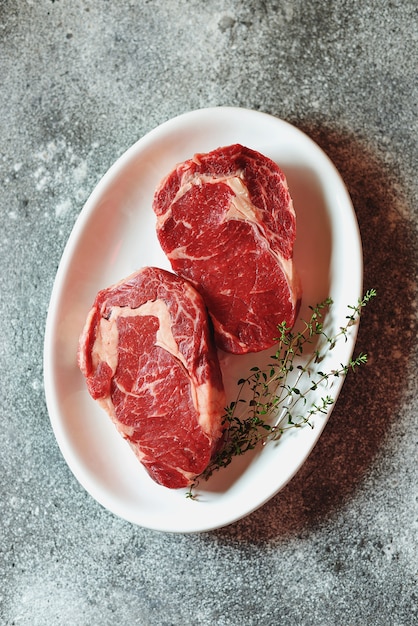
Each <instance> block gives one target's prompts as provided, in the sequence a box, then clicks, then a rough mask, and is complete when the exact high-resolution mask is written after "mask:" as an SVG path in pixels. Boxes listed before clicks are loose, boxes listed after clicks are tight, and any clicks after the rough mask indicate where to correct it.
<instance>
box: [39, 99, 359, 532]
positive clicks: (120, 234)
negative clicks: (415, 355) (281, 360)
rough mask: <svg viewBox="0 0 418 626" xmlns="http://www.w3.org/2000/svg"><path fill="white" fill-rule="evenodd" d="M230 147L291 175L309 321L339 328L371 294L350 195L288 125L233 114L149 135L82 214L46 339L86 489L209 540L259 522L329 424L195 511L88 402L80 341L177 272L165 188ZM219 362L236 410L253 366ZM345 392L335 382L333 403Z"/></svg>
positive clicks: (233, 479)
mask: <svg viewBox="0 0 418 626" xmlns="http://www.w3.org/2000/svg"><path fill="white" fill-rule="evenodd" d="M232 143H241V144H243V145H246V146H248V147H249V148H253V149H255V150H258V151H260V152H262V153H263V154H265V155H266V156H269V157H270V158H272V159H273V160H274V161H276V162H277V163H278V164H279V165H280V167H281V168H282V169H283V171H284V172H285V174H286V176H287V179H288V183H289V188H290V192H291V195H292V197H293V201H294V205H295V208H296V213H297V224H298V230H297V242H296V246H295V260H296V264H297V267H298V269H299V273H300V275H301V279H302V283H303V303H302V308H301V312H300V315H301V317H304V318H305V319H306V318H307V317H308V316H309V309H308V306H309V305H315V304H317V303H318V302H320V301H322V300H323V299H324V298H326V297H327V296H331V297H332V298H333V300H334V305H333V308H332V316H331V323H333V324H334V326H335V328H336V329H338V328H339V326H340V325H341V324H342V323H343V322H344V320H345V316H346V314H347V305H352V304H356V303H357V300H358V298H359V297H360V295H361V290H362V251H361V241H360V236H359V231H358V225H357V221H356V217H355V213H354V210H353V207H352V204H351V201H350V198H349V195H348V193H347V191H346V188H345V186H344V184H343V182H342V180H341V178H340V176H339V174H338V172H337V171H336V169H335V167H334V166H333V164H332V163H331V162H330V160H329V159H328V157H327V156H326V155H325V154H324V153H323V152H322V150H321V149H320V148H319V147H318V146H317V145H316V144H315V143H314V142H313V141H312V140H311V139H309V138H308V137H307V136H306V135H304V134H303V133H302V132H301V131H299V130H297V129H296V128H294V127H293V126H291V125H290V124H288V123H286V122H284V121H282V120H279V119H277V118H275V117H272V116H270V115H268V114H265V113H260V112H256V111H251V110H247V109H239V108H230V107H217V108H208V109H201V110H198V111H193V112H190V113H186V114H184V115H180V116H179V117H176V118H174V119H172V120H169V121H168V122H166V123H164V124H162V125H161V126H159V127H158V128H156V129H154V130H153V131H151V132H150V133H149V134H147V135H146V136H145V137H143V138H142V139H140V140H139V141H138V142H137V143H135V144H134V145H133V146H132V147H131V148H130V149H129V150H128V151H127V152H126V153H125V154H123V155H122V156H121V157H120V158H119V159H118V160H117V162H116V163H115V164H114V165H113V166H112V167H111V168H110V170H109V171H108V172H107V174H106V175H105V176H104V177H103V179H102V180H101V181H100V183H99V184H98V185H97V187H96V188H95V190H94V191H93V193H92V194H91V196H90V198H89V199H88V201H87V203H86V205H85V206H84V208H83V210H82V211H81V213H80V215H79V218H78V220H77V221H76V224H75V226H74V229H73V231H72V233H71V236H70V238H69V240H68V243H67V246H66V248H65V250H64V254H63V257H62V260H61V263H60V266H59V269H58V272H57V276H56V279H55V283H54V288H53V291H52V296H51V302H50V307H49V313H48V319H47V325H46V334H45V346H44V377H45V394H46V400H47V405H48V410H49V415H50V419H51V423H52V427H53V430H54V433H55V436H56V439H57V441H58V444H59V446H60V449H61V451H62V454H63V456H64V458H65V460H66V462H67V463H68V465H69V467H70V468H71V470H72V472H73V473H74V475H75V476H76V478H77V479H78V481H79V482H80V483H81V484H82V485H83V487H84V488H85V489H86V490H87V491H88V492H89V493H90V494H91V495H92V496H93V497H94V498H95V499H96V500H97V501H98V502H100V503H101V504H102V505H103V506H104V507H106V508H107V509H109V510H110V511H112V512H113V513H115V514H116V515H118V516H120V517H122V518H124V519H126V520H129V521H131V522H133V523H135V524H139V525H141V526H144V527H147V528H151V529H155V530H161V531H171V532H197V531H206V530H211V529H214V528H219V527H222V526H225V525H227V524H230V523H231V522H234V521H236V520H238V519H239V518H241V517H243V516H245V515H247V514H249V513H250V512H252V511H254V510H255V509H256V508H258V507H260V506H261V505H262V504H263V503H265V502H266V501H267V500H269V499H270V498H271V497H272V496H273V495H274V494H276V493H277V492H278V491H279V490H280V489H281V488H283V486H284V485H285V484H286V483H287V482H288V481H289V480H290V479H291V478H292V476H294V474H295V473H296V472H297V471H298V469H299V468H300V467H301V465H302V464H303V462H304V461H305V460H306V458H307V457H308V455H309V453H310V452H311V450H312V448H313V447H314V445H315V443H316V441H317V440H318V438H319V436H320V434H321V431H322V429H323V427H324V426H325V423H326V421H327V419H328V417H329V414H328V415H325V416H324V415H321V417H317V418H315V428H314V429H311V428H309V427H305V428H300V429H297V430H293V431H289V433H288V434H287V435H286V436H285V437H283V439H282V440H280V441H279V443H278V444H272V443H270V444H268V445H267V446H264V447H263V448H262V451H261V452H259V453H256V454H252V456H248V457H246V455H244V456H242V457H240V458H237V459H235V460H234V461H233V462H232V463H231V465H230V466H229V467H228V468H226V469H223V470H220V471H219V472H216V473H215V474H214V475H213V477H212V478H211V479H210V480H209V481H207V482H205V483H202V484H201V485H200V486H199V489H198V499H197V501H195V500H190V499H188V498H186V497H185V493H186V490H174V491H173V490H169V489H166V488H164V487H160V486H159V485H157V484H155V483H154V482H153V481H152V480H151V479H150V478H149V476H148V475H147V474H146V472H145V471H144V469H143V468H142V466H141V465H140V464H139V463H138V461H137V460H136V458H135V457H134V454H133V452H132V451H131V449H130V448H129V446H128V444H127V443H126V442H125V441H123V439H122V438H121V437H120V435H119V434H118V433H117V432H116V429H115V428H114V426H113V424H112V423H111V421H110V419H109V418H108V417H107V415H106V414H105V413H104V412H103V411H102V409H100V407H99V406H98V405H97V404H96V403H95V402H94V401H93V400H92V399H91V398H90V396H89V395H88V393H87V390H86V386H85V383H84V379H83V377H82V375H81V373H80V372H79V370H78V368H77V364H76V352H77V342H78V337H79V334H80V332H81V329H82V327H83V325H84V321H85V318H86V315H87V312H88V311H89V309H90V307H91V305H92V303H93V300H94V297H95V295H96V293H97V291H98V290H99V289H102V288H104V287H107V286H109V285H110V284H112V283H114V282H116V281H118V280H120V279H121V278H123V277H125V276H127V275H128V274H130V273H131V272H133V271H134V270H136V269H138V268H139V267H142V266H145V265H156V266H159V267H165V268H167V269H170V266H169V264H168V262H167V260H166V258H165V256H164V254H163V253H162V251H161V249H160V246H159V244H158V240H157V238H156V234H155V220H154V214H153V211H152V206H151V203H152V198H153V193H154V190H155V188H156V186H157V185H158V183H159V182H160V180H161V179H162V178H163V177H164V176H165V175H166V174H167V173H168V172H169V171H170V170H171V169H172V168H173V167H174V166H175V165H176V164H177V163H178V162H180V161H183V160H185V159H188V158H190V157H191V156H192V155H193V154H194V153H195V152H207V151H210V150H212V149H215V148H217V147H219V146H225V145H229V144H232ZM332 320H334V321H332ZM355 338H356V327H353V330H352V333H351V335H350V336H349V340H348V341H347V342H340V343H339V344H337V348H336V349H335V350H333V351H332V352H331V353H330V355H329V363H327V367H328V368H329V369H332V367H333V366H334V367H338V366H339V364H340V363H342V362H343V363H346V362H347V361H348V360H349V359H350V357H351V355H352V351H353V348H354V344H355ZM220 356H221V365H222V369H223V373H224V378H225V385H226V388H227V392H228V394H229V396H230V397H229V400H232V399H233V397H234V392H235V389H236V381H237V379H238V378H239V377H241V376H242V375H244V374H246V373H247V372H248V368H249V367H251V366H252V365H253V364H254V358H255V357H254V356H253V357H248V356H245V357H233V356H230V355H225V354H221V355H220ZM321 365H322V364H321ZM342 382H343V379H342V378H339V379H336V383H335V384H334V387H333V390H332V395H333V397H334V398H337V396H338V393H339V391H340V388H341V385H342Z"/></svg>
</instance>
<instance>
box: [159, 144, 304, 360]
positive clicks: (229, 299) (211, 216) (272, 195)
mask: <svg viewBox="0 0 418 626" xmlns="http://www.w3.org/2000/svg"><path fill="white" fill-rule="evenodd" d="M153 208H154V211H155V214H156V216H157V234H158V238H159V241H160V244H161V246H162V248H163V250H164V252H165V253H166V255H167V256H168V259H169V260H170V263H171V266H172V268H173V270H174V271H175V272H176V273H177V274H178V275H180V276H182V277H183V278H185V279H187V280H189V281H190V282H191V283H192V284H193V285H194V286H195V287H196V289H197V290H198V291H199V292H200V293H201V295H202V296H203V299H204V301H205V303H206V306H207V307H208V309H209V313H210V316H211V318H212V321H213V326H214V330H215V339H216V342H217V345H218V346H219V347H220V348H222V349H223V350H225V351H228V352H232V353H236V354H243V353H246V352H257V351H260V350H264V349H266V348H269V347H271V346H272V345H273V343H274V338H275V337H276V336H277V325H278V324H279V323H281V322H283V321H285V322H286V323H287V324H288V326H290V327H291V326H293V324H294V321H295V316H296V314H297V310H298V305H299V301H300V284H299V279H298V276H297V273H296V271H295V268H294V264H293V258H292V256H293V244H294V241H295V237H296V217H295V211H294V208H293V203H292V199H291V197H290V195H289V191H288V187H287V183H286V179H285V176H284V174H283V172H282V171H281V169H280V168H279V167H278V166H277V165H276V163H274V162H273V161H271V160H270V159H269V158H267V157H265V156H264V155H262V154H260V153H258V152H255V151H254V150H251V149H249V148H246V147H243V146H241V145H239V144H235V145H231V146H227V147H222V148H218V149H217V150H214V151H212V152H209V153H207V154H196V155H195V156H194V157H193V158H192V159H190V160H188V161H185V162H184V163H180V164H179V165H178V166H177V167H176V168H175V169H174V170H173V171H172V172H171V173H170V174H169V175H168V176H167V177H166V178H165V179H164V180H163V181H162V182H161V183H160V185H159V187H158V188H157V190H156V192H155V195H154V201H153Z"/></svg>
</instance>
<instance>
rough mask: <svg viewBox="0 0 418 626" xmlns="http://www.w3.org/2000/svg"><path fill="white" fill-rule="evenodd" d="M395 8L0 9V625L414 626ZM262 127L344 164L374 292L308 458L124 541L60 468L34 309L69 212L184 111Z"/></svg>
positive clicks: (416, 34) (413, 404)
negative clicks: (212, 517) (192, 530)
mask: <svg viewBox="0 0 418 626" xmlns="http://www.w3.org/2000/svg"><path fill="white" fill-rule="evenodd" d="M417 40H418V17H417V4H416V2H414V0H406V1H403V2H401V1H400V0H394V1H392V2H387V1H385V0H376V1H373V2H371V1H366V2H348V1H336V2H331V1H326V2H322V1H319V0H308V1H306V2H302V1H300V0H296V1H293V2H292V1H290V0H289V1H284V0H277V1H274V0H272V1H271V2H269V1H266V2H262V1H261V0H260V1H256V0H248V1H247V2H245V3H243V2H236V1H234V0H230V1H229V2H228V1H225V0H214V1H209V2H203V1H201V0H191V1H188V0H178V1H174V0H167V1H166V0H149V1H148V0H142V1H141V0H140V1H133V0H132V1H130V2H128V1H121V2H110V1H105V0H91V1H87V0H72V1H71V2H66V1H65V0H55V1H54V0H52V1H48V0H32V1H31V0H15V1H12V0H1V1H0V268H1V269H0V293H1V296H0V320H1V331H0V333H1V335H0V336H1V359H0V364H1V365H0V367H1V369H0V380H1V396H0V406H1V427H0V624H4V625H7V626H12V625H15V626H18V625H19V626H40V625H42V626H44V625H46V626H51V625H71V626H90V625H97V626H113V625H114V624H118V625H124V626H125V625H126V626H128V625H129V626H131V625H133V624H138V625H141V626H142V625H144V626H189V625H190V626H191V625H193V626H215V625H216V626H235V625H243V626H244V625H245V626H247V625H248V626H258V625H260V624H263V625H264V626H279V625H281V624H283V625H286V626H299V625H301V626H309V625H315V626H340V625H341V626H412V624H416V623H417V620H418V615H417V602H418V600H417V574H418V565H417V530H418V524H417V513H418V510H417V414H418V404H417V378H416V371H417V351H416V343H417V299H416V295H417V293H416V292H417V260H418V259H417V256H418V255H417V252H418V250H417V215H418V214H417V199H418V198H417V196H418V186H417V171H418V151H417V131H418V117H417V101H418V89H417V86H418V81H417V77H418V76H417V69H418V63H417ZM215 105H234V106H244V107H248V108H253V109H258V110H262V111H265V112H268V113H271V114H273V115H276V116H278V117H280V118H282V119H285V120H287V121H289V122H291V123H292V124H294V125H296V126H297V127H298V128H300V129H302V130H303V131H305V132H306V133H307V134H308V135H310V136H311V137H312V138H313V139H314V140H315V141H316V142H317V143H318V144H319V145H320V146H321V147H322V148H323V149H324V150H325V151H326V152H327V154H328V155H329V156H330V157H331V159H332V160H333V161H334V163H335V164H336V166H337V167H338V168H339V170H340V172H341V174H342V177H343V178H344V181H345V183H346V185H347V187H348V189H349V191H350V193H351V196H352V199H353V203H354V206H355V210H356V212H357V216H358V221H359V225H360V230H361V235H362V239H363V246H364V263H365V276H364V284H365V287H367V288H368V287H375V288H376V289H377V290H378V300H377V302H376V303H375V304H373V305H372V306H371V307H370V309H369V310H368V311H367V313H366V315H365V317H364V319H363V322H362V325H361V328H360V332H359V337H358V348H359V349H362V350H365V351H367V352H368V353H369V356H370V362H369V365H368V366H367V368H365V369H364V370H362V371H361V373H359V374H358V375H357V376H353V377H349V378H348V379H347V381H346V383H345V385H344V388H343V392H342V394H341V396H340V399H339V401H338V403H337V406H336V408H335V410H334V412H333V414H332V417H331V419H330V421H329V423H328V425H327V428H326V429H325V431H324V434H323V436H322V437H321V439H320V441H319V443H318V445H317V446H316V448H315V449H314V451H313V453H312V454H311V456H310V457H309V459H308V461H307V462H306V464H305V465H304V467H303V468H302V470H301V471H300V472H299V474H298V475H297V476H296V477H295V478H294V479H293V480H292V481H291V483H290V484H289V485H288V486H287V487H286V488H285V489H284V490H283V491H282V492H281V493H279V494H278V495H277V496H276V497H275V498H274V499H273V500H271V501H270V502H269V503H268V504H267V505H265V506H264V507H263V508H261V509H260V510H258V511H257V512H255V513H253V514H252V515H250V516H249V517H247V518H245V519H243V520H242V521H240V522H237V523H235V524H233V525H232V526H229V527H227V528H224V529H221V530H217V531H214V532H210V533H203V534H196V535H194V534H191V535H172V534H165V533H157V532H154V531H151V530H148V529H143V528H139V527H135V526H132V525H131V524H129V523H127V522H125V521H123V520H121V519H118V518H116V517H115V516H113V515H112V514H111V513H109V512H108V511H106V510H104V509H103V508H102V507H101V506H100V505H98V504H97V503H96V502H95V501H94V500H93V499H92V498H91V497H90V496H89V495H88V494H87V493H86V492H85V491H84V490H83V488H82V487H81V486H80V485H79V484H78V483H77V481H76V480H75V478H74V477H73V475H72V473H71V472H70V470H69V469H68V467H67V465H66V463H65V461H64V460H63V457H62V456H61V453H60V451H59V448H58V446H57V444H56V441H55V438H54V435H53V433H52V430H51V427H50V422H49V418H48V414H47V410H46V405H45V400H44V392H43V367H42V349H43V336H44V326H45V320H46V313H47V309H48V303H49V297H50V293H51V289H52V285H53V281H54V277H55V273H56V270H57V267H58V263H59V260H60V257H61V254H62V252H63V249H64V246H65V243H66V241H67V238H68V236H69V234H70V232H71V229H72V226H73V224H74V221H75V219H76V217H77V215H78V214H79V212H80V210H81V208H82V206H83V203H84V201H85V200H86V198H87V197H88V195H89V194H90V192H91V190H92V189H93V188H94V186H95V184H96V183H97V182H98V180H99V179H100V178H101V176H102V175H103V174H104V173H105V172H106V170H107V169H108V167H109V166H110V165H111V164H112V163H113V162H114V161H115V160H116V158H117V157H118V156H119V155H120V154H121V153H123V152H124V151H125V150H126V149H127V148H128V147H129V146H130V145H131V144H132V143H134V141H135V140H136V139H138V138H139V137H141V136H142V135H144V134H145V133H146V132H147V131H149V130H150V129H152V128H154V127H155V126H157V125H158V124H160V123H161V122H163V121H165V120H167V119H169V118H171V117H173V116H175V115H177V114H180V113H183V112H186V111H189V110H192V109H196V108H200V107H206V106H215Z"/></svg>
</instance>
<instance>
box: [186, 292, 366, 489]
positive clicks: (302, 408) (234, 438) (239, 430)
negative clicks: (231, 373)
mask: <svg viewBox="0 0 418 626" xmlns="http://www.w3.org/2000/svg"><path fill="white" fill-rule="evenodd" d="M375 296H376V290H375V289H370V290H368V291H366V293H365V294H364V296H363V297H362V298H359V300H358V302H357V304H356V305H354V306H348V313H347V316H346V318H345V323H344V325H343V326H340V327H339V329H338V332H336V333H334V334H331V335H328V334H327V332H326V328H325V324H324V318H325V316H326V314H327V313H328V311H329V309H330V307H331V306H332V304H333V301H332V299H331V298H326V299H325V300H323V301H322V302H320V303H319V304H317V305H316V306H314V307H309V309H310V311H311V314H310V318H309V319H308V320H307V321H305V320H301V326H302V330H300V331H293V330H292V329H290V328H288V326H287V325H286V323H285V322H283V323H281V324H279V325H278V327H277V330H278V336H277V337H276V338H275V344H276V345H275V347H276V351H275V353H274V354H273V355H271V356H270V359H269V361H268V363H267V365H266V366H265V367H264V368H263V369H261V368H260V367H258V366H254V367H252V368H251V369H250V370H249V373H248V375H247V376H246V377H243V378H240V379H239V380H238V382H237V386H238V390H237V394H236V397H235V400H234V401H232V402H231V403H230V404H229V405H228V406H227V407H226V408H225V414H224V416H223V419H222V421H223V426H224V428H225V431H224V436H223V439H222V443H221V445H220V447H219V449H218V450H217V452H216V453H215V454H214V456H213V457H212V460H211V462H210V464H209V465H208V467H207V468H206V470H205V471H204V472H203V473H202V474H201V475H200V476H198V477H197V479H196V480H195V482H194V483H193V484H192V485H191V486H190V488H189V490H188V491H187V493H186V497H188V498H191V499H196V498H197V496H196V493H195V490H196V488H197V486H198V484H199V483H200V482H201V481H202V480H207V479H208V478H210V476H212V474H213V473H214V472H215V471H218V470H220V469H221V468H224V467H227V466H228V465H229V464H230V463H231V462H232V460H233V458H234V457H236V456H241V455H243V454H245V453H246V452H248V451H250V450H254V449H255V448H256V447H258V446H259V445H264V444H266V443H267V442H269V441H276V442H277V441H278V440H279V439H280V438H281V437H282V436H283V434H284V433H285V432H286V431H287V430H289V429H292V428H301V427H303V426H306V425H308V426H310V427H311V428H313V427H314V424H313V421H312V418H313V417H314V416H315V415H317V414H320V413H322V414H327V412H328V410H329V407H330V405H332V404H333V403H334V398H333V397H332V395H331V394H330V393H328V390H330V388H331V387H332V381H333V379H334V378H339V377H345V376H346V375H347V374H348V372H349V371H355V370H357V368H358V367H360V366H361V365H364V364H366V363H367V354H365V353H360V354H359V355H358V356H357V357H354V358H351V359H350V361H349V362H348V363H341V364H340V365H339V366H338V367H337V368H335V369H332V370H329V371H322V369H321V370H319V369H318V368H317V366H318V365H319V364H320V363H322V362H324V361H326V356H327V354H328V353H329V351H330V350H333V349H334V348H335V346H336V345H337V342H338V341H339V340H341V339H343V340H344V341H347V339H348V333H349V330H350V328H351V327H352V326H354V325H355V324H357V323H358V321H359V319H360V316H361V314H362V311H363V309H364V307H365V306H366V305H367V304H368V303H369V302H370V301H371V300H372V299H373V298H374V297H375ZM307 347H310V352H309V354H308V355H307V358H305V359H303V358H302V357H303V355H304V353H306V348H307ZM318 390H321V392H322V391H324V395H322V396H321V397H320V399H319V400H318V397H317V396H318V394H317V393H316V394H315V395H314V399H312V398H311V396H312V392H317V391H318Z"/></svg>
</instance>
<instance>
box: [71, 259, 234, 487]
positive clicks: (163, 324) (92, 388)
mask: <svg viewBox="0 0 418 626" xmlns="http://www.w3.org/2000/svg"><path fill="white" fill-rule="evenodd" d="M78 363H79V367H80V369H81V371H82V372H83V374H84V376H85V377H86V381H87V387H88V390H89V392H90V394H91V396H92V397H93V398H94V399H95V400H98V402H99V403H100V404H101V405H102V407H103V408H104V409H105V410H106V411H107V412H108V414H109V415H110V417H111V418H112V420H113V422H114V423H115V425H116V427H117V429H118V431H119V432H120V434H121V435H122V436H123V437H124V438H125V439H126V440H127V441H128V442H129V443H130V444H131V446H132V448H133V450H134V452H135V454H136V455H137V457H138V459H139V460H140V462H141V463H142V464H143V465H144V467H145V468H146V470H147V471H148V473H149V474H150V476H151V477H152V478H153V479H154V480H155V481H156V482H158V483H160V484H161V485H164V486H166V487H171V488H179V487H185V486H187V485H189V484H190V483H191V482H192V481H193V479H194V478H195V477H196V476H197V475H199V474H200V473H201V472H203V470H204V469H205V468H206V466H207V465H208V463H209V460H210V458H211V455H212V453H213V451H214V447H215V446H216V443H217V442H218V440H219V438H220V436H221V434H222V427H221V417H222V415H223V411H224V407H225V397H224V389H223V384H222V377H221V372H220V368H219V362H218V357H217V353H216V348H215V346H214V343H213V339H212V336H211V334H210V328H209V323H208V317H207V312H206V308H205V305H204V303H203V301H202V298H201V296H200V295H199V294H198V293H197V291H196V290H195V289H194V288H193V287H192V286H191V285H190V284H189V283H187V282H186V281H185V280H183V279H182V278H179V277H177V276H175V275H174V274H172V273H171V272H167V271H165V270H162V269H158V268H152V267H147V268H143V269H141V270H139V271H138V272H136V273H135V274H133V275H131V276H129V277H128V278H127V279H125V280H123V281H121V282H119V283H117V284H116V285H114V286H112V287H109V288H108V289H104V290H102V291H100V292H99V293H98V294H97V297H96V299H95V302H94V304H93V307H92V309H91V311H90V313H89V315H88V318H87V321H86V324H85V327H84V330H83V333H82V335H81V337H80V342H79V352H78Z"/></svg>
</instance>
